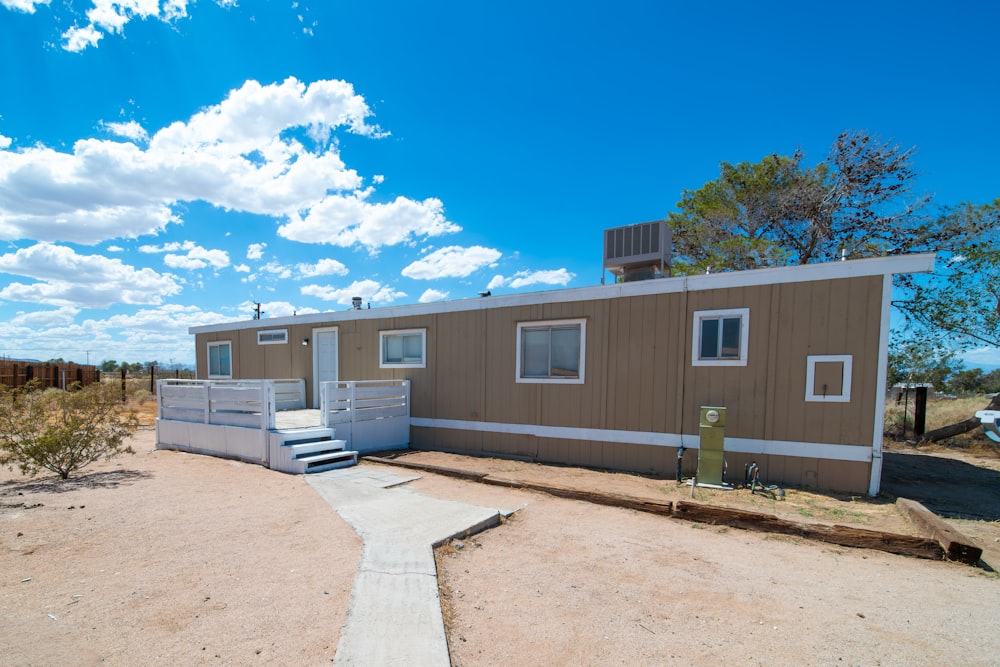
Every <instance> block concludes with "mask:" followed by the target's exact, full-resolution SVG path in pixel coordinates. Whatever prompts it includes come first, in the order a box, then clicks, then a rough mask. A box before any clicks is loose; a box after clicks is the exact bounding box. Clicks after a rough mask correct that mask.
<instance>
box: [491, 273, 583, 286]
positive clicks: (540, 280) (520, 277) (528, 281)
mask: <svg viewBox="0 0 1000 667" xmlns="http://www.w3.org/2000/svg"><path fill="white" fill-rule="evenodd" d="M575 277H576V274H575V273H572V272H570V271H567V270H566V269H552V270H549V271H518V272H517V273H515V274H514V275H513V276H511V277H510V278H505V277H504V276H502V275H499V274H497V275H495V276H493V279H492V280H490V282H489V284H488V285H487V286H486V287H487V289H497V288H498V287H511V288H513V289H520V288H522V287H530V286H531V285H562V286H565V285H568V284H569V282H570V281H571V280H573V278H575Z"/></svg>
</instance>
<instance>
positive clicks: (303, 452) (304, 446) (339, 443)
mask: <svg viewBox="0 0 1000 667" xmlns="http://www.w3.org/2000/svg"><path fill="white" fill-rule="evenodd" d="M284 446H285V447H289V448H291V450H292V457H293V458H296V459H301V458H302V457H303V456H308V455H310V454H316V453H319V452H336V451H342V450H343V449H344V447H346V446H347V441H346V440H329V439H327V440H316V441H315V442H303V443H295V444H294V445H284Z"/></svg>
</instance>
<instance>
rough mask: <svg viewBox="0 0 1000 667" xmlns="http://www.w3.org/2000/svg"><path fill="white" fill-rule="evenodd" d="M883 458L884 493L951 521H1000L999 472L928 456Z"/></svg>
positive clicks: (899, 454) (895, 454)
mask: <svg viewBox="0 0 1000 667" xmlns="http://www.w3.org/2000/svg"><path fill="white" fill-rule="evenodd" d="M884 456H885V458H884V461H883V467H882V480H883V481H882V491H883V492H885V493H887V494H891V495H893V496H896V497H902V498H910V499H912V500H916V501H917V502H919V503H921V504H922V505H924V507H926V508H927V509H929V510H931V511H932V512H934V513H935V514H938V515H940V516H944V517H948V518H952V519H979V520H986V521H998V520H1000V493H998V492H997V489H1000V471H997V470H991V469H989V468H984V467H979V466H975V465H972V464H970V463H966V462H965V461H960V460H957V459H953V458H945V457H942V456H931V455H927V454H917V453H913V454H910V453H902V452H886V453H885V454H884Z"/></svg>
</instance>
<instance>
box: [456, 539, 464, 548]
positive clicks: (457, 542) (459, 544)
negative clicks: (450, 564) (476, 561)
mask: <svg viewBox="0 0 1000 667" xmlns="http://www.w3.org/2000/svg"><path fill="white" fill-rule="evenodd" d="M455 548H456V549H464V548H465V542H461V541H459V540H455Z"/></svg>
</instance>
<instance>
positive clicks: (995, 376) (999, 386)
mask: <svg viewBox="0 0 1000 667" xmlns="http://www.w3.org/2000/svg"><path fill="white" fill-rule="evenodd" d="M982 385H983V391H984V392H986V393H987V394H995V393H997V392H1000V368H998V369H996V370H992V371H990V372H989V373H987V374H986V375H984V376H983V382H982Z"/></svg>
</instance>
